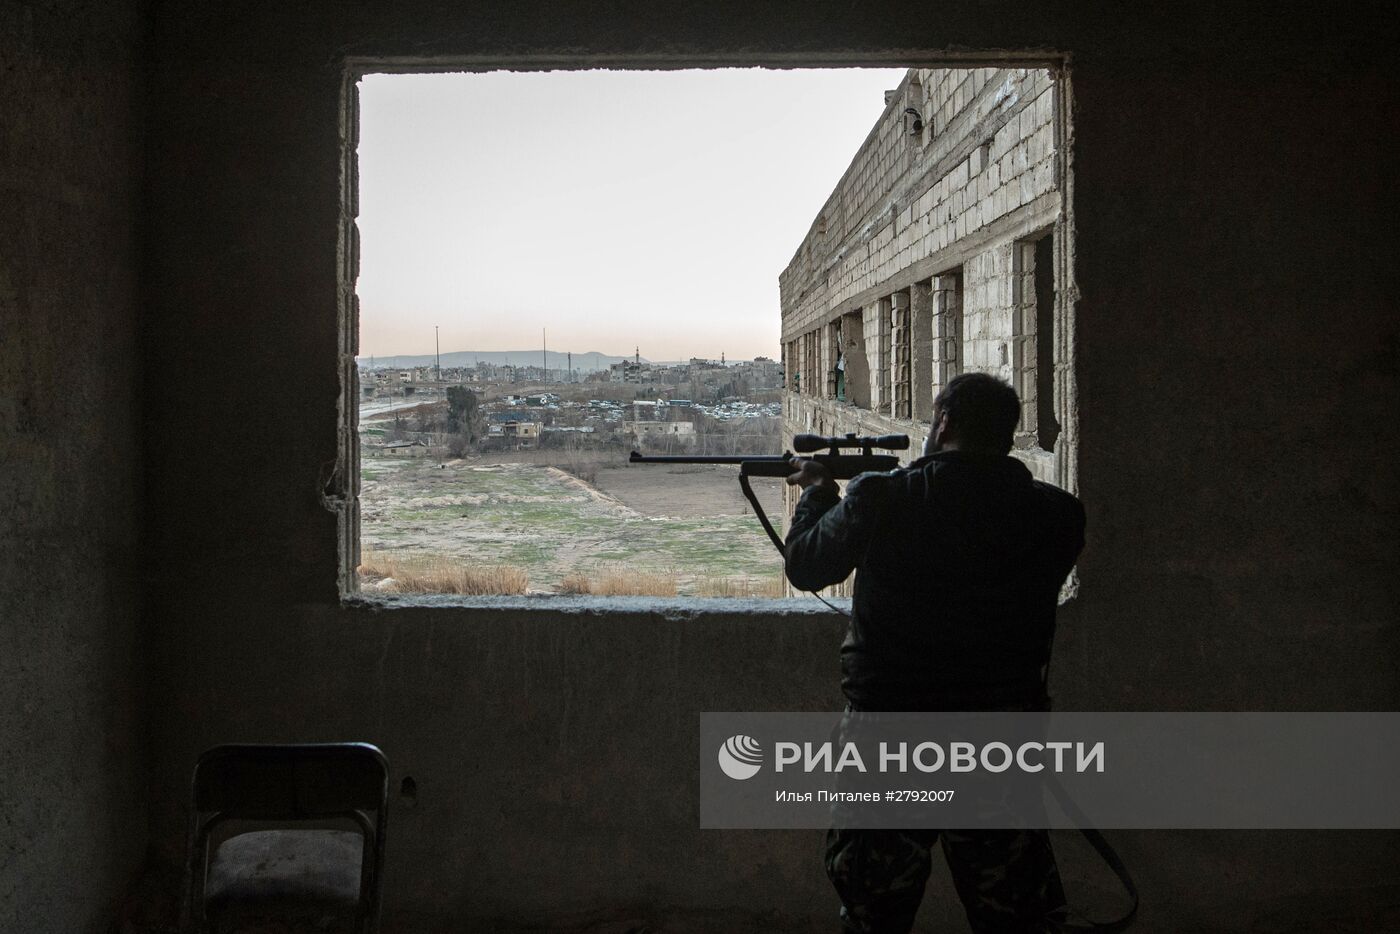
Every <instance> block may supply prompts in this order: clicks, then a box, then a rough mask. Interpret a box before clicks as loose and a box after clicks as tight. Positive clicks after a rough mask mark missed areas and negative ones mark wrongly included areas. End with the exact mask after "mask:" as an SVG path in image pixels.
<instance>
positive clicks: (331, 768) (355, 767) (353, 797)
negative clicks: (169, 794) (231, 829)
mask: <svg viewBox="0 0 1400 934" xmlns="http://www.w3.org/2000/svg"><path fill="white" fill-rule="evenodd" d="M388 794H389V766H388V763H387V762H385V760H384V754H383V753H381V752H380V751H379V750H378V749H377V748H375V747H374V746H371V745H370V744H368V743H311V744H304V745H234V746H215V747H214V748H213V749H210V750H209V751H208V752H206V753H204V755H202V756H200V757H199V763H198V764H197V765H196V766H195V771H194V809H195V811H196V812H197V813H204V814H208V813H211V812H216V813H219V814H220V815H222V816H224V817H230V818H243V819H248V820H314V819H317V818H324V817H334V816H339V815H344V814H348V813H350V812H352V811H374V812H377V814H382V813H383V811H384V809H385V806H386V804H387V801H388Z"/></svg>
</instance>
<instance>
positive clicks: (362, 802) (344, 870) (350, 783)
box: [180, 743, 389, 934]
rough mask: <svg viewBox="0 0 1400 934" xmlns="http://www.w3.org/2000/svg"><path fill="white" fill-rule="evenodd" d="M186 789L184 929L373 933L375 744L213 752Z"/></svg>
mask: <svg viewBox="0 0 1400 934" xmlns="http://www.w3.org/2000/svg"><path fill="white" fill-rule="evenodd" d="M193 792H194V794H193V807H192V809H191V815H190V832H189V846H188V850H187V860H186V871H185V898H184V900H183V905H182V909H181V925H180V929H181V931H182V932H185V934H204V932H215V931H224V930H234V929H237V928H238V927H240V926H241V925H242V924H251V925H253V926H255V927H256V925H257V924H259V923H266V922H269V921H271V922H306V923H308V924H310V925H311V926H312V927H313V929H315V930H318V931H330V930H334V931H345V932H351V931H353V932H355V934H375V932H377V931H378V930H379V900H380V888H381V886H380V882H381V875H382V873H381V867H382V864H383V860H384V828H385V820H386V812H387V804H388V794H389V766H388V763H387V762H386V761H385V759H384V754H383V753H381V752H380V751H379V750H378V749H377V748H375V747H374V746H371V745H369V744H368V743H316V744H308V745H235V746H216V747H214V748H213V749H210V750H209V751H207V752H205V753H204V755H202V756H200V757H199V762H198V764H196V765H195V769H194V781H193ZM357 857H358V859H357ZM277 930H279V931H280V930H283V928H282V927H278V928H277Z"/></svg>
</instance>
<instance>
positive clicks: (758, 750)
mask: <svg viewBox="0 0 1400 934" xmlns="http://www.w3.org/2000/svg"><path fill="white" fill-rule="evenodd" d="M762 766H763V747H762V746H760V745H758V740H756V739H754V738H753V737H752V736H745V735H743V734H742V733H741V734H739V735H738V736H731V737H729V738H728V739H727V740H725V741H724V745H723V746H721V747H719V767H720V768H721V769H723V770H724V774H725V775H728V776H729V777H730V778H732V779H735V780H737V781H743V780H744V779H746V778H753V777H754V776H755V775H757V774H758V770H759V769H760V768H761V767H762Z"/></svg>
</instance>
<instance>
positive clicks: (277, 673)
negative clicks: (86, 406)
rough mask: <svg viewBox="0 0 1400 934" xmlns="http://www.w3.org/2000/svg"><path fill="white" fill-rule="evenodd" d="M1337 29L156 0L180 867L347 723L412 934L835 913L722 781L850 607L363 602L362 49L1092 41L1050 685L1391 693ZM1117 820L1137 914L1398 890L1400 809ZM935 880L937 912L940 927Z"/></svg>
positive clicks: (903, 6)
mask: <svg viewBox="0 0 1400 934" xmlns="http://www.w3.org/2000/svg"><path fill="white" fill-rule="evenodd" d="M1339 15H1340V14H1337V13H1336V11H1335V7H1334V5H1324V4H1320V3H1319V4H1297V5H1294V6H1293V7H1291V8H1290V15H1289V16H1286V17H1285V16H1279V15H1276V14H1275V13H1274V12H1272V11H1269V12H1268V13H1267V14H1266V13H1262V12H1261V13H1260V14H1259V15H1258V16H1257V17H1254V18H1251V17H1250V15H1249V14H1248V13H1245V12H1240V11H1238V10H1236V9H1234V8H1231V7H1227V6H1226V5H1219V4H1209V3H1196V4H1175V5H1171V6H1170V9H1167V8H1166V7H1165V5H1164V8H1162V9H1158V8H1156V7H1155V6H1152V5H1142V4H1139V5H1134V6H1128V7H1119V8H1116V9H1115V11H1114V12H1113V14H1112V15H1110V14H1107V13H1105V12H1104V10H1103V9H1102V7H1101V6H1100V5H1097V4H1077V3H1057V4H1024V3H1021V4H1016V3H1010V2H993V3H987V2H974V0H956V2H951V3H946V4H942V5H940V7H939V8H938V11H937V15H936V16H935V15H931V14H930V11H929V10H928V8H927V6H926V5H925V4H918V3H913V2H903V0H884V2H881V3H880V4H878V6H877V7H871V6H870V5H868V4H867V5H851V4H847V3H837V2H834V0H832V2H820V0H817V2H806V3H795V2H791V3H789V2H780V3H772V4H764V5H761V6H755V5H752V4H738V3H726V2H717V3H707V4H694V3H686V2H649V3H642V2H632V0H626V2H622V3H617V4H613V5H611V6H609V7H607V9H606V11H603V12H600V11H599V10H598V9H592V10H589V11H587V12H584V11H582V10H581V9H579V8H576V7H565V6H563V5H559V4H547V3H544V2H517V3H511V4H508V5H507V4H476V5H456V4H453V5H446V4H440V3H435V2H427V0H424V2H416V3H404V4H395V5H393V6H392V8H391V7H389V6H388V5H383V4H374V3H369V2H352V3H344V4H336V5H334V6H333V8H332V6H331V5H324V6H322V5H313V4H250V3H233V2H201V3H167V4H163V5H161V7H160V8H159V13H158V16H157V19H156V22H155V29H156V43H155V62H154V69H153V81H154V95H155V100H154V102H153V109H152V123H153V126H152V136H151V143H152V148H151V151H150V158H151V166H150V178H151V186H152V187H151V199H150V202H149V215H148V216H149V220H150V223H151V225H152V238H153V239H152V262H151V265H150V270H151V279H150V287H151V299H152V308H151V316H152V319H151V322H150V326H149V327H148V328H147V329H146V331H145V334H146V343H145V345H144V347H143V350H144V352H145V354H146V356H147V357H148V359H150V360H151V361H152V365H151V366H149V367H148V368H147V371H146V372H147V380H148V381H147V384H146V386H147V403H146V407H145V411H146V415H147V423H146V427H147V435H146V436H147V438H149V439H151V440H150V442H149V444H148V445H147V448H146V456H147V460H148V463H149V484H150V487H149V488H150V489H151V490H152V496H151V498H150V503H149V511H148V515H149V525H150V531H151V548H150V549H149V551H148V559H149V565H150V568H149V569H150V572H151V574H152V579H153V581H154V582H155V583H153V585H152V586H151V588H150V608H151V612H152V625H153V633H152V646H153V650H154V655H153V665H154V668H153V678H154V682H153V691H154V692H155V694H156V696H157V697H158V698H159V701H160V705H161V715H160V716H159V717H158V718H155V719H153V721H152V730H153V731H154V736H153V739H154V743H155V746H154V751H155V770H154V782H153V790H152V799H151V800H152V806H153V809H154V821H153V825H152V826H153V833H154V837H155V840H156V842H157V843H158V844H159V846H160V847H161V849H162V852H164V853H165V855H166V856H167V857H173V856H174V855H175V854H176V853H178V851H179V848H180V846H181V830H182V827H183V815H182V812H181V804H182V802H183V793H184V788H185V783H186V781H187V777H188V772H189V769H190V767H191V765H192V764H193V762H194V760H195V757H196V756H197V755H198V753H199V751H200V750H201V749H202V748H204V747H206V746H208V745H211V744H213V743H216V742H225V741H232V740H242V741H251V740H269V741H284V740H329V739H348V738H355V739H365V740H369V741H372V742H376V743H379V744H380V745H381V746H383V748H384V749H385V751H386V753H387V754H388V756H389V759H390V761H391V763H392V764H393V768H394V772H395V782H396V783H397V782H398V781H399V780H401V779H402V778H403V777H405V776H412V777H414V779H415V782H416V784H417V787H418V790H419V793H418V798H417V801H416V804H415V805H414V806H413V807H411V808H410V807H408V806H407V804H406V802H397V803H396V805H395V809H394V812H393V813H392V815H391V818H390V832H389V834H390V835H389V845H388V851H389V869H388V889H389V890H388V893H387V903H386V915H387V916H388V917H389V918H392V919H393V920H394V924H395V925H397V926H399V928H400V929H407V926H408V925H410V923H418V924H420V925H421V926H423V927H424V928H425V929H429V928H431V927H432V926H433V925H435V924H439V923H440V924H441V926H442V927H443V928H444V929H453V928H451V922H449V921H448V920H447V919H449V918H455V919H456V922H457V923H460V922H461V921H462V920H464V919H465V920H481V919H487V918H494V919H497V921H495V922H492V924H491V925H490V927H491V929H493V930H504V929H505V928H506V927H507V926H508V924H512V923H518V924H525V923H528V922H534V921H540V920H549V919H554V920H558V919H560V918H573V919H575V920H577V919H579V918H586V917H594V918H596V917H599V916H607V917H612V918H626V917H635V916H640V915H646V914H651V915H655V914H657V913H666V914H668V915H671V916H679V917H689V918H692V919H698V920H694V921H693V923H694V925H696V926H695V927H693V928H692V929H694V930H707V929H708V930H715V929H725V930H740V929H742V927H743V926H744V925H748V926H749V927H750V928H752V929H770V930H771V929H775V928H776V927H779V926H781V925H782V924H790V925H795V926H798V927H810V926H812V925H813V924H815V923H816V919H821V920H822V922H823V923H825V922H827V921H829V920H830V919H831V918H832V917H833V912H834V910H835V902H834V898H833V897H832V895H831V894H830V892H829V889H828V887H827V884H826V882H825V879H824V878H823V876H822V872H821V867H820V859H819V853H820V835H819V834H787V833H760V832H753V833H742V834H728V833H726V834H717V833H701V832H699V831H698V830H696V829H695V821H696V801H695V797H694V785H693V778H692V772H691V766H690V763H693V761H694V760H693V756H694V754H695V750H694V748H693V737H694V735H695V729H696V723H697V721H696V716H697V714H698V713H699V712H700V711H702V710H707V709H741V710H742V709H757V710H762V709H775V710H777V709H820V708H822V707H826V706H831V705H834V704H835V703H837V702H838V699H837V697H836V695H835V690H836V678H837V655H836V650H837V646H838V644H839V638H840V632H841V628H842V625H841V621H840V620H838V619H835V618H832V617H829V616H819V615H783V614H782V613H781V612H777V611H773V612H769V613H766V614H765V613H756V614H751V615H740V614H736V613H734V612H732V608H731V609H730V610H729V611H724V610H721V611H718V612H715V613H710V614H704V613H702V614H699V615H693V614H691V613H690V612H688V611H686V612H677V613H673V614H669V615H668V614H665V613H658V612H654V611H651V610H647V609H645V607H642V606H639V605H634V606H633V608H632V609H630V610H624V609H621V608H619V607H616V606H611V607H609V606H600V607H595V609H597V610H599V612H597V613H596V614H595V613H592V612H588V611H580V612H565V611H556V610H550V609H546V608H540V609H531V608H529V607H534V606H537V605H536V604H526V608H516V609H512V610H509V611H497V610H491V609H485V608H454V607H450V606H445V605H444V606H429V607H423V608H418V609H412V610H399V611H378V610H372V609H369V608H365V607H354V606H348V607H346V606H341V605H340V603H339V595H338V591H337V586H336V580H337V558H336V516H335V514H333V513H332V512H331V511H328V509H327V508H326V506H325V505H324V504H323V499H322V493H323V491H324V488H325V483H326V478H327V477H328V476H329V475H330V472H331V469H332V467H333V465H334V463H335V459H336V450H337V449H336V422H337V407H338V405H339V402H340V399H341V387H340V371H339V369H338V364H337V327H338V313H339V312H338V305H337V291H336V290H337V286H338V281H337V269H338V264H339V262H340V260H341V257H340V256H339V255H338V252H337V250H338V241H337V232H338V229H339V227H338V224H339V222H340V218H341V209H342V206H341V204H340V201H339V193H340V174H339V173H340V169H341V155H340V145H341V141H342V133H343V125H342V122H341V116H342V114H341V100H340V91H341V74H340V70H339V63H340V62H341V61H342V60H343V59H344V57H345V56H346V55H362V56H414V57H418V58H419V59H420V60H432V59H433V57H435V56H436V57H440V59H441V60H444V61H445V60H450V59H453V58H457V57H462V56H484V57H487V58H495V59H497V60H500V59H506V60H510V61H513V62H516V63H529V62H532V61H533V62H542V61H549V60H556V61H557V60H560V59H568V60H570V61H572V62H574V63H576V64H587V63H594V64H607V63H610V62H618V61H633V62H637V61H640V60H643V59H646V60H651V61H657V60H662V61H677V62H678V61H682V60H686V59H689V60H694V59H697V58H698V59H709V60H711V61H750V62H752V61H768V62H786V61H799V60H805V61H809V62H812V61H816V60H826V61H853V60H866V61H870V60H872V59H877V58H881V59H884V60H889V61H895V62H903V61H907V58H904V56H905V55H907V53H908V50H910V49H927V50H939V49H980V50H993V51H994V50H1010V51H1012V52H1016V51H1022V50H1041V51H1044V50H1050V51H1063V52H1068V53H1069V54H1070V55H1071V56H1072V61H1073V74H1072V92H1073V94H1074V101H1075V111H1074V128H1073V134H1074V135H1073V139H1072V150H1073V159H1074V169H1075V172H1076V176H1075V189H1074V191H1073V192H1072V193H1071V194H1070V196H1071V197H1072V199H1073V205H1074V222H1075V224H1076V231H1075V236H1076V247H1077V254H1076V256H1075V257H1074V262H1076V264H1077V265H1076V270H1077V281H1078V284H1079V288H1080V290H1081V296H1080V299H1079V301H1078V305H1077V309H1078V312H1077V313H1078V318H1077V322H1076V330H1075V332H1074V338H1073V339H1074V340H1075V347H1076V360H1077V361H1078V374H1077V375H1078V384H1079V397H1078V408H1077V413H1078V416H1077V417H1078V420H1079V423H1078V426H1077V428H1078V432H1079V437H1080V438H1081V447H1080V455H1079V457H1080V464H1079V490H1080V494H1081V496H1082V497H1083V499H1084V501H1085V503H1086V505H1087V508H1088V512H1089V529H1088V535H1089V544H1088V548H1087V550H1086V552H1085V555H1084V559H1083V562H1082V564H1081V569H1080V570H1081V586H1080V594H1081V596H1080V598H1079V599H1078V600H1077V601H1076V602H1075V603H1074V604H1071V606H1070V608H1069V609H1068V611H1067V612H1066V613H1065V615H1064V618H1063V623H1062V627H1061V638H1060V645H1059V650H1058V652H1057V657H1056V662H1055V670H1056V688H1057V692H1058V694H1059V697H1060V701H1061V706H1062V707H1065V708H1067V709H1074V708H1081V709H1084V708H1103V709H1119V708H1141V709H1173V708H1181V709H1254V710H1267V709H1329V708H1333V709H1387V708H1389V709H1394V707H1395V705H1396V702H1397V700H1400V696H1397V694H1400V683H1398V682H1397V679H1396V678H1395V675H1394V672H1395V671H1396V665H1397V662H1400V639H1398V638H1397V626H1396V619H1397V615H1396V612H1395V611H1396V605H1397V600H1396V589H1395V586H1396V585H1395V584H1394V581H1395V580H1396V579H1397V577H1400V575H1397V574H1396V573H1395V572H1396V571H1397V570H1400V561H1397V537H1396V532H1395V528H1396V524H1395V521H1394V520H1395V510H1396V501H1395V496H1396V493H1395V491H1396V489H1397V484H1396V483H1395V479H1396V471H1395V467H1394V462H1393V460H1392V459H1391V458H1390V456H1389V455H1390V454H1392V453H1393V452H1394V451H1395V450H1396V444H1395V442H1396V437H1395V435H1396V431H1397V425H1400V422H1398V421H1397V420H1396V419H1395V418H1394V417H1393V413H1394V411H1395V410H1396V402H1397V392H1396V389H1397V387H1396V379H1397V377H1396V372H1395V367H1394V365H1393V361H1394V359H1395V352H1396V348H1397V340H1396V324H1395V319H1394V316H1393V314H1392V313H1391V311H1390V309H1391V307H1392V303H1393V297H1394V295H1396V294H1397V291H1396V288H1395V286H1396V282H1395V278H1396V272H1395V267H1394V265H1393V264H1391V263H1390V262H1389V261H1388V257H1389V254H1390V252H1392V250H1391V245H1392V244H1393V242H1394V240H1393V225H1392V223H1391V219H1390V218H1389V217H1388V216H1387V214H1386V208H1385V204H1386V202H1387V198H1386V197H1385V196H1386V195H1387V193H1388V192H1389V191H1390V190H1391V188H1390V186H1391V182H1390V180H1389V177H1388V173H1389V167H1390V165H1392V164H1393V161H1394V156H1395V145H1394V140H1393V139H1392V138H1391V130H1390V129H1389V127H1388V126H1386V125H1385V123H1386V121H1382V120H1378V119H1377V114H1385V113H1390V112H1392V111H1393V110H1394V105H1395V103H1396V75H1395V69H1394V66H1393V65H1392V64H1390V60H1391V59H1390V56H1391V54H1392V53H1391V51H1390V50H1389V49H1383V48H1381V47H1380V46H1379V44H1378V40H1375V39H1373V38H1372V37H1371V36H1372V34H1373V32H1374V30H1372V29H1371V28H1370V24H1368V23H1366V22H1364V21H1363V18H1362V17H1361V16H1360V14H1356V15H1355V18H1353V19H1349V20H1343V19H1339V18H1336V17H1338V16H1339ZM1359 89H1364V93H1360V92H1359ZM794 158H800V146H798V145H796V144H795V146H794ZM776 272H777V270H775V274H776ZM773 314H774V317H775V321H776V318H777V315H778V309H777V308H776V307H775V308H774V309H773ZM1115 839H1116V840H1118V841H1119V842H1120V843H1121V844H1122V849H1123V851H1124V855H1125V857H1126V858H1127V859H1128V860H1129V862H1130V863H1132V865H1133V868H1134V871H1135V872H1136V873H1137V875H1138V878H1139V881H1140V883H1141V885H1142V887H1143V890H1144V909H1143V922H1142V926H1141V928H1140V930H1146V931H1152V930H1157V931H1166V930H1179V929H1182V928H1189V929H1209V928H1215V929H1226V928H1235V927H1238V928H1243V927H1245V926H1248V925H1252V924H1261V925H1264V928H1263V929H1265V930H1268V929H1271V928H1270V927H1269V926H1268V925H1269V924H1271V923H1277V924H1280V925H1281V924H1284V923H1302V922H1305V921H1306V920H1307V919H1308V918H1309V917H1310V915H1309V912H1312V913H1313V914H1312V915H1311V917H1316V916H1317V913H1318V912H1323V911H1327V912H1332V914H1333V916H1335V915H1336V913H1337V912H1339V911H1340V912H1348V911H1351V912H1374V911H1375V910H1377V906H1379V905H1383V904H1385V903H1386V900H1387V899H1393V898H1394V890H1393V889H1387V888H1386V886H1389V885H1391V884H1392V880H1393V878H1394V869H1395V867H1396V866H1397V863H1400V843H1398V842H1397V835H1396V834H1392V833H1370V834H1354V833H1353V834H1343V833H1327V834H1321V833H1318V834H1232V833H1193V832H1174V833H1136V834H1134V833H1122V834H1116V835H1115ZM936 877H937V874H936ZM935 888H936V891H935V898H934V899H933V904H932V905H931V907H930V908H929V909H928V910H929V912H930V915H929V917H930V918H931V919H932V920H938V919H940V918H941V919H942V920H944V921H947V920H948V919H949V918H951V917H953V916H954V915H955V912H952V913H950V912H951V909H950V908H949V904H950V898H949V890H948V887H947V886H946V885H945V884H944V883H943V882H942V881H939V882H936V883H935ZM435 919H436V920H435ZM1270 919H1274V920H1273V921H1272V922H1271V921H1270ZM1300 919H1301V921H1300ZM706 925H708V927H706ZM1279 929H1282V928H1279Z"/></svg>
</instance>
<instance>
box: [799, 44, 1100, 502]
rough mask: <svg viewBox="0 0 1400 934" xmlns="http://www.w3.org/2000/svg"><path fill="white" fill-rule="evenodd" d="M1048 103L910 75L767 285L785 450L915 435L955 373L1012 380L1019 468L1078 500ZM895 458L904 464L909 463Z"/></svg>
mask: <svg viewBox="0 0 1400 934" xmlns="http://www.w3.org/2000/svg"><path fill="white" fill-rule="evenodd" d="M1058 100H1059V97H1058V88H1057V82H1056V80H1055V78H1054V77H1053V76H1052V75H1051V73H1050V72H1049V71H1047V70H1044V69H1026V68H978V69H949V68H941V69H911V70H910V71H909V72H908V73H907V74H906V76H905V78H904V80H903V81H902V82H901V83H900V85H899V87H898V88H897V89H896V90H895V91H893V92H890V93H888V94H887V95H886V106H885V111H884V113H883V115H882V116H881V117H880V119H879V121H878V122H877V123H876V124H875V126H874V128H873V129H872V130H871V131H870V135H869V136H868V137H867V139H866V141H865V144H864V145H863V146H862V147H861V149H860V151H859V152H857V153H856V156H855V158H854V159H853V160H852V161H851V165H850V167H849V168H848V169H847V170H846V173H845V175H843V176H842V177H841V180H840V181H839V182H838V183H837V185H836V188H835V190H834V191H833V192H832V193H831V196H830V197H829V198H828V199H827V202H826V204H825V205H824V206H823V208H822V210H821V213H820V214H819V215H818V216H817V218H816V220H815V221H814V222H813V224H812V227H811V230H810V232H809V233H808V234H807V237H806V239H804V240H803V241H802V244H801V245H800V246H799V247H798V249H797V252H796V254H795V255H794V256H793V258H792V262H791V263H789V264H788V267H787V269H785V270H784V271H783V273H782V275H781V277H780V280H779V282H780V289H781V300H782V340H783V364H784V367H785V373H786V383H787V386H786V389H787V391H786V393H785V404H784V433H785V436H786V437H785V439H784V440H785V441H787V442H789V443H790V442H791V436H792V435H793V434H795V433H800V432H816V433H819V434H844V433H846V432H859V433H861V434H888V433H901V434H908V435H909V436H910V439H911V446H910V450H909V452H908V458H913V457H916V456H918V453H919V448H920V446H921V445H922V443H923V440H924V437H925V436H926V435H927V432H928V422H929V418H930V415H931V413H932V405H933V398H934V396H935V395H936V394H937V392H938V390H939V388H940V387H942V386H943V385H944V384H945V383H947V381H948V380H950V379H951V378H952V377H954V376H956V375H957V374H958V373H960V372H964V371H971V370H980V371H985V372H989V373H994V374H997V375H998V376H1001V377H1003V378H1004V379H1007V380H1008V381H1010V382H1011V383H1012V384H1013V385H1014V386H1015V387H1016V389H1017V391H1018V392H1019V393H1020V394H1021V399H1022V405H1023V414H1022V419H1021V425H1020V429H1019V431H1018V433H1017V440H1016V454H1017V456H1019V457H1021V458H1023V459H1024V460H1025V461H1026V462H1027V463H1028V464H1029V465H1030V466H1031V469H1032V471H1033V472H1034V473H1035V474H1036V475H1037V476H1038V477H1040V478H1041V479H1045V480H1050V481H1052V482H1055V483H1058V484H1060V485H1061V486H1066V487H1069V488H1073V486H1074V454H1073V451H1074V444H1075V434H1074V428H1075V422H1074V419H1073V417H1071V414H1070V413H1071V411H1072V405H1073V399H1074V395H1073V382H1072V378H1073V371H1072V368H1071V366H1072V362H1073V361H1072V360H1071V359H1070V355H1069V347H1070V344H1069V341H1068V321H1069V320H1070V319H1069V308H1070V305H1069V302H1070V301H1071V298H1072V296H1073V289H1072V285H1071V283H1070V282H1069V281H1068V269H1069V264H1068V263H1067V262H1066V257H1067V256H1068V255H1069V253H1070V249H1071V248H1070V244H1069V242H1068V235H1069V231H1070V229H1071V227H1070V225H1068V224H1067V222H1066V217H1067V206H1068V197H1067V192H1068V190H1069V186H1068V184H1067V179H1068V166H1067V163H1066V160H1065V158H1064V152H1065V147H1064V146H1063V144H1062V140H1061V131H1060V124H1061V121H1060V120H1059V119H1058V117H1057V107H1058V103H1057V102H1058ZM908 458H907V459H908Z"/></svg>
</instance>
